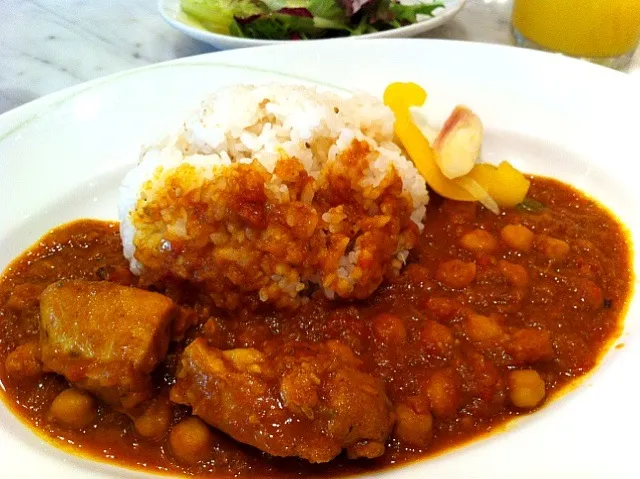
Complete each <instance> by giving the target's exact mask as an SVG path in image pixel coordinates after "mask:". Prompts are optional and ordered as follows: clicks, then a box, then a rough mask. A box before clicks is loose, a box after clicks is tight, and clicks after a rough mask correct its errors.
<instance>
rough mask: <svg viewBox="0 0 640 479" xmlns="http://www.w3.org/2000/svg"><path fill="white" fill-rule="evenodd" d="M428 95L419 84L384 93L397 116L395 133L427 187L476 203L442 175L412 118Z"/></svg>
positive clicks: (399, 85)
mask: <svg viewBox="0 0 640 479" xmlns="http://www.w3.org/2000/svg"><path fill="white" fill-rule="evenodd" d="M426 100H427V92H425V91H424V89H423V88H422V87H420V85H417V84H415V83H392V84H390V85H389V86H388V87H387V89H386V90H385V92H384V97H383V101H384V104H385V105H387V106H388V107H389V108H390V109H391V111H392V112H393V114H394V116H395V118H396V123H395V128H394V129H395V133H396V136H397V137H398V139H399V140H400V142H401V143H402V146H403V147H404V149H405V150H406V151H407V154H408V155H409V157H410V158H411V160H413V163H414V164H415V165H416V168H417V169H418V171H419V172H420V174H421V175H422V176H423V177H424V179H425V181H426V182H427V184H428V185H429V186H430V187H431V188H433V190H434V191H435V192H436V193H438V194H439V195H440V196H444V197H445V198H450V199H452V200H458V201H476V198H474V197H473V196H472V195H471V194H470V193H469V192H467V191H466V190H464V189H463V188H461V187H460V186H458V185H457V184H456V183H455V182H454V181H452V180H450V179H449V178H447V177H446V176H444V175H443V174H442V172H441V171H440V168H438V164H437V163H436V160H435V154H436V153H435V152H434V151H433V149H432V148H431V145H430V144H429V140H427V138H426V137H425V136H424V135H423V133H422V131H420V128H418V127H417V126H416V124H415V123H414V122H413V119H412V118H411V112H410V111H409V108H410V107H412V106H422V105H424V102H425V101H426Z"/></svg>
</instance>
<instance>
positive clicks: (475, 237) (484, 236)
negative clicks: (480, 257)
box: [460, 228, 498, 253]
mask: <svg viewBox="0 0 640 479" xmlns="http://www.w3.org/2000/svg"><path fill="white" fill-rule="evenodd" d="M460 246H462V247H463V248H464V249H467V250H469V251H476V252H481V253H491V252H492V251H494V250H495V249H496V247H497V246H498V242H497V241H496V239H495V238H494V237H493V235H492V234H491V233H489V232H488V231H486V230H483V229H480V228H477V229H475V230H473V231H470V232H469V233H466V234H465V235H463V236H462V238H460Z"/></svg>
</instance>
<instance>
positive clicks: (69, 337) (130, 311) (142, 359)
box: [40, 281, 177, 409]
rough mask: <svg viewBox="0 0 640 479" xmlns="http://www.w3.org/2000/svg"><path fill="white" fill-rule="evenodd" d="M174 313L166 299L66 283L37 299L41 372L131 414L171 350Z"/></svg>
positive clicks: (110, 287) (90, 284)
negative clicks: (44, 371) (53, 373)
mask: <svg viewBox="0 0 640 479" xmlns="http://www.w3.org/2000/svg"><path fill="white" fill-rule="evenodd" d="M176 314H177V308H176V306H175V305H174V303H173V301H171V300H170V299H169V298H167V297H166V296H163V295H161V294H157V293H151V292H148V291H144V290H141V289H136V288H129V287H126V286H120V285H118V284H115V283H109V282H106V281H102V282H91V281H65V282H57V283H53V284H51V285H49V286H48V287H47V288H46V289H45V290H44V291H43V293H42V296H41V299H40V319H41V328H40V347H41V360H42V363H43V365H44V368H45V370H49V371H54V372H56V373H58V374H62V375H63V376H65V377H66V378H67V379H68V380H69V381H70V382H71V383H73V384H74V385H76V386H78V387H81V388H83V389H87V390H89V391H91V392H93V393H94V394H96V395H97V396H98V397H100V398H101V399H102V400H104V401H105V402H106V403H108V404H110V405H112V406H114V407H116V408H119V409H130V408H133V407H135V406H137V405H138V404H140V403H141V402H143V401H145V400H146V399H148V398H149V397H150V395H151V379H150V373H151V371H153V369H154V368H155V367H156V365H157V364H158V363H159V362H160V361H162V360H163V359H164V357H165V355H166V353H167V348H168V346H169V339H170V337H169V327H170V324H171V321H172V319H173V318H174V317H175V315H176Z"/></svg>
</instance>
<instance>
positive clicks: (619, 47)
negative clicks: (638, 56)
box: [512, 0, 640, 68]
mask: <svg viewBox="0 0 640 479" xmlns="http://www.w3.org/2000/svg"><path fill="white" fill-rule="evenodd" d="M512 23H513V31H514V35H515V38H516V42H517V43H518V45H521V46H527V47H534V48H540V49H544V50H550V51H554V52H560V53H564V54H566V55H571V56H574V57H579V58H584V59H588V60H591V61H594V62H596V63H600V64H602V65H606V66H610V67H613V68H624V67H625V66H627V65H628V64H629V61H630V60H631V57H632V56H633V53H634V51H635V49H636V48H637V47H638V43H639V42H640V0H514V2H513V17H512Z"/></svg>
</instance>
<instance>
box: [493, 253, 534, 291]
mask: <svg viewBox="0 0 640 479" xmlns="http://www.w3.org/2000/svg"><path fill="white" fill-rule="evenodd" d="M498 269H499V270H500V272H501V273H502V275H503V276H504V277H505V278H506V279H507V281H508V282H509V284H511V285H513V286H515V287H516V288H524V287H525V286H527V284H529V273H527V269H526V268H525V267H524V266H521V265H519V264H515V263H510V262H509V261H505V260H503V259H501V260H500V261H498Z"/></svg>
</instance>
